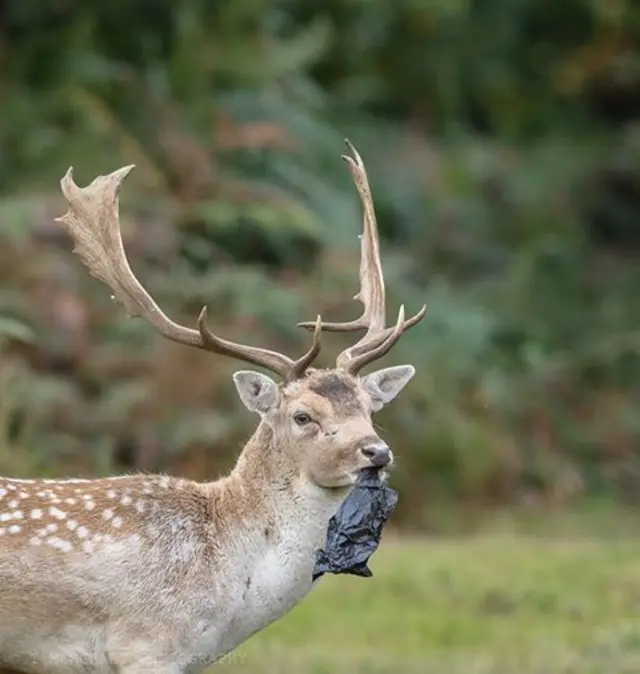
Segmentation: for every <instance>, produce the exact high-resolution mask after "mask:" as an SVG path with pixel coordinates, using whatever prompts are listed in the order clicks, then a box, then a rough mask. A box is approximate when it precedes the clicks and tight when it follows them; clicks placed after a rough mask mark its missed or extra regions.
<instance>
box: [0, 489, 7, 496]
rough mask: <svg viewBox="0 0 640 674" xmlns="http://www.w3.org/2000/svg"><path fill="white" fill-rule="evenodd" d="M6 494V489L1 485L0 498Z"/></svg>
mask: <svg viewBox="0 0 640 674" xmlns="http://www.w3.org/2000/svg"><path fill="white" fill-rule="evenodd" d="M6 495H7V490H6V489H4V488H3V487H0V498H4V497H5V496H6Z"/></svg>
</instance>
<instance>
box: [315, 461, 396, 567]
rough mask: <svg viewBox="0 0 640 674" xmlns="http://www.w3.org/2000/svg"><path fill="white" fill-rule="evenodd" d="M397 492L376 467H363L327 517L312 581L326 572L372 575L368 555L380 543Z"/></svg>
mask: <svg viewBox="0 0 640 674" xmlns="http://www.w3.org/2000/svg"><path fill="white" fill-rule="evenodd" d="M397 502H398V494H397V492H395V491H394V490H393V489H391V488H390V487H387V486H386V485H385V484H384V483H383V482H382V480H381V478H380V470H379V469H378V468H365V469H364V470H363V471H361V473H360V475H359V476H358V480H357V482H356V484H355V485H354V487H353V489H352V490H351V492H350V493H349V495H348V496H347V498H346V499H345V500H344V502H343V503H342V505H341V506H340V508H339V509H338V511H337V512H336V514H335V515H334V516H333V517H332V518H331V519H330V520H329V526H328V528H327V540H326V544H325V547H324V550H318V551H317V552H316V565H315V568H314V570H313V576H312V578H313V580H316V578H319V577H320V576H322V575H323V574H325V573H335V574H339V573H348V574H352V575H354V576H364V577H365V578H368V577H370V576H372V575H373V574H372V573H371V570H370V569H369V567H368V566H367V561H368V560H369V557H371V555H372V554H373V553H374V552H375V551H376V549H377V547H378V545H379V543H380V535H381V533H382V527H383V526H384V525H385V523H386V521H387V520H388V519H389V517H390V516H391V513H392V512H393V509H394V508H395V506H396V503H397Z"/></svg>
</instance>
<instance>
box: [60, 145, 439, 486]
mask: <svg viewBox="0 0 640 674" xmlns="http://www.w3.org/2000/svg"><path fill="white" fill-rule="evenodd" d="M346 142H347V147H348V149H349V150H350V155H349V156H347V155H344V156H343V158H344V159H345V161H346V162H347V164H348V166H349V169H350V171H351V174H352V176H353V179H354V181H355V184H356V187H357V190H358V193H359V195H360V199H361V202H362V206H363V209H364V231H363V234H362V236H361V261H360V291H359V292H358V294H357V295H356V296H355V298H354V299H358V300H359V301H360V302H361V303H362V304H363V306H364V311H363V313H362V315H361V316H360V318H358V319H357V320H353V321H349V322H346V323H328V322H323V321H322V319H321V317H320V316H318V317H317V319H316V321H314V322H304V323H300V324H299V325H300V326H301V327H304V328H306V329H309V330H312V332H313V337H312V342H311V345H310V347H309V349H308V350H307V352H306V353H304V354H302V355H301V356H300V357H298V358H297V359H292V358H289V357H288V356H285V355H284V354H281V353H277V352H274V351H270V350H267V349H263V348H258V347H254V346H248V345H244V344H238V343H235V342H231V341H228V340H226V339H223V338H222V337H219V336H218V335H216V334H214V333H213V332H212V331H211V330H210V329H209V327H208V326H207V308H206V306H205V307H204V308H203V309H202V311H201V312H200V315H199V317H198V319H197V322H196V328H188V327H185V326H183V325H179V324H177V323H175V322H173V321H172V320H171V319H170V318H169V317H168V316H166V314H164V313H163V311H162V310H161V309H160V308H159V307H158V305H157V304H156V303H155V301H154V300H153V299H152V298H151V296H150V295H149V293H148V292H147V291H146V290H145V289H144V288H143V286H142V285H141V284H140V282H139V281H138V279H137V278H136V277H135V275H134V273H133V272H132V270H131V267H130V266H129V262H128V260H127V256H126V254H125V250H124V246H123V242H122V237H121V233H120V223H119V215H118V211H119V204H118V201H119V200H118V195H119V190H120V186H121V184H122V181H123V180H124V178H125V177H126V176H127V174H128V173H129V172H130V171H131V169H132V168H133V166H125V167H123V168H121V169H118V170H117V171H114V172H113V173H111V174H109V175H106V176H99V177H97V178H96V179H95V180H94V181H93V182H92V183H91V184H90V185H88V186H87V187H84V188H80V187H78V186H77V185H76V184H75V182H74V180H73V175H72V174H73V168H70V169H69V170H68V171H67V173H66V175H65V176H64V177H63V179H62V181H61V187H62V192H63V194H64V196H65V197H66V199H67V201H68V203H69V210H68V212H67V213H66V214H65V215H64V216H62V217H60V218H58V219H57V221H58V222H60V223H61V224H62V225H63V226H64V227H65V228H66V229H67V231H68V233H69V234H70V236H71V237H72V239H73V241H74V244H75V247H74V252H76V253H77V254H78V255H79V256H80V258H81V260H82V261H83V263H84V264H85V265H86V266H87V267H88V269H89V271H90V272H91V274H92V275H93V276H95V277H96V278H98V279H99V280H100V281H102V282H104V283H106V284H107V285H108V286H109V287H110V288H111V290H112V292H113V297H114V299H116V300H117V301H118V302H120V303H121V304H122V305H123V306H124V308H125V309H126V311H127V312H128V314H129V315H131V316H140V317H142V318H144V319H145V320H146V321H148V322H149V323H150V324H151V325H152V326H153V327H154V328H155V329H156V330H157V331H158V332H160V334H161V335H163V336H164V337H166V338H168V339H170V340H173V341H174V342H178V343H181V344H185V345H187V346H193V347H197V348H199V349H204V350H206V351H210V352H213V353H217V354H220V355H225V356H230V357H232V358H235V359H237V360H240V361H244V362H245V363H250V364H252V365H256V366H260V367H262V368H265V369H266V370H269V371H270V372H272V373H274V374H275V375H277V377H278V379H277V380H274V379H272V378H271V377H269V376H267V375H266V374H262V373H260V372H258V371H254V370H241V371H238V372H236V373H235V374H234V375H233V381H234V383H235V386H236V389H237V391H238V395H239V397H240V400H241V401H242V402H243V403H244V405H245V406H246V407H247V408H248V409H249V410H250V411H252V412H256V413H257V414H258V415H259V416H260V417H261V425H262V426H263V427H266V428H268V429H269V431H270V434H271V444H272V446H273V447H277V448H278V451H279V452H280V453H281V454H282V455H284V456H285V457H286V463H287V464H288V466H289V467H292V468H293V469H294V470H295V471H296V472H297V473H298V474H299V475H300V476H302V477H303V478H305V479H307V480H309V481H310V482H311V483H313V484H314V485H316V486H318V487H320V488H323V489H335V488H340V487H346V486H349V485H351V484H353V482H354V481H355V479H356V477H357V474H358V471H359V470H360V469H362V468H365V467H369V466H372V465H373V466H376V467H379V468H381V469H388V468H389V467H390V466H391V464H392V462H393V455H392V453H391V450H390V449H389V448H388V447H387V445H386V444H385V443H384V442H383V441H382V440H381V439H380V438H379V437H378V435H377V434H376V432H375V430H374V428H373V423H372V414H373V413H374V412H377V411H379V410H380V409H381V408H382V407H383V406H384V405H386V404H388V403H390V402H391V401H392V400H393V399H394V398H396V396H397V395H398V394H399V393H400V391H401V390H402V389H403V388H404V386H405V385H406V384H407V383H408V382H409V380H410V379H411V378H412V377H413V375H414V372H415V370H414V367H413V366H411V365H401V366H396V367H387V368H384V369H381V370H376V371H374V372H370V373H369V374H366V375H361V374H360V372H361V370H362V369H363V368H364V367H365V366H366V365H369V364H371V363H373V362H374V361H376V360H378V359H379V358H381V357H382V356H384V355H385V354H386V353H388V352H389V350H390V349H391V348H392V347H393V345H394V344H395V343H396V342H397V341H398V340H399V339H400V337H401V335H402V334H403V333H404V332H405V331H406V330H408V329H409V328H411V327H413V326H414V325H416V324H417V323H419V322H420V321H421V320H422V319H423V318H424V316H425V314H426V306H423V307H422V309H421V310H420V311H419V312H418V313H416V314H415V315H414V316H412V317H411V318H409V319H407V320H405V314H404V307H400V310H399V312H398V317H397V320H396V323H395V325H393V326H391V327H386V326H385V289H384V278H383V274H382V266H381V263H380V250H379V238H378V231H377V224H376V217H375V213H374V208H373V201H372V197H371V192H370V188H369V183H368V179H367V174H366V171H365V168H364V165H363V163H362V160H361V158H360V156H359V155H358V153H357V152H356V150H355V149H354V148H353V146H352V145H351V144H350V143H349V142H348V141H346ZM360 330H364V331H365V334H364V336H363V337H362V338H361V339H360V340H359V341H358V342H357V343H356V344H354V345H353V346H351V347H349V348H348V349H345V350H344V351H343V352H342V353H341V354H340V355H339V356H338V358H337V361H336V366H335V368H331V369H315V368H313V367H312V363H313V362H314V360H315V359H316V357H317V356H318V354H319V352H320V336H321V333H322V331H327V332H355V331H360Z"/></svg>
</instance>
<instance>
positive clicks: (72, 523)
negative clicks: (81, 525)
mask: <svg viewBox="0 0 640 674" xmlns="http://www.w3.org/2000/svg"><path fill="white" fill-rule="evenodd" d="M77 528H78V523H77V522H76V521H75V520H69V521H68V522H67V529H70V530H71V531H74V530H75V529H77Z"/></svg>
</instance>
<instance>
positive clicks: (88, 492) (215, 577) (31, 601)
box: [0, 429, 345, 674]
mask: <svg viewBox="0 0 640 674" xmlns="http://www.w3.org/2000/svg"><path fill="white" fill-rule="evenodd" d="M260 432H261V430H260V429H259V432H258V434H260ZM260 449H261V450H264V449H265V448H264V447H261V448H260ZM243 467H244V468H245V470H246V469H247V467H245V466H242V465H241V466H239V469H238V470H237V471H234V472H232V473H231V475H230V476H228V477H226V478H223V479H221V480H220V481H218V482H215V483H209V484H207V483H204V484H200V483H195V482H191V481H187V480H181V479H177V478H170V477H166V476H147V475H138V476H135V475H134V476H127V477H122V478H114V479H105V480H91V481H86V482H83V481H73V480H71V481H59V482H58V481H49V482H42V481H33V482H31V481H15V480H4V481H2V482H0V494H3V493H4V494H5V495H4V497H3V498H2V499H0V503H1V504H2V507H1V508H0V517H1V518H2V519H3V520H4V521H2V522H0V524H2V527H0V532H1V534H0V535H1V536H2V538H3V543H6V545H5V546H4V547H3V549H2V551H1V552H0V654H1V656H0V665H4V666H10V667H12V668H15V669H16V670H18V671H24V672H34V673H35V674H40V672H42V673H44V672H46V673H47V674H58V672H59V673H60V674H63V673H67V674H74V673H75V672H78V673H79V672H88V671H90V672H96V674H98V673H100V674H102V672H104V673H105V674H106V673H111V672H113V671H116V672H119V671H121V670H122V671H126V672H128V671H129V669H126V668H127V667H129V668H132V667H137V668H139V670H140V671H141V672H143V671H147V672H164V671H165V670H166V671H167V672H174V671H175V672H180V673H182V672H184V673H187V672H189V673H190V672H200V671H202V669H203V668H204V667H206V666H207V665H208V664H211V663H212V662H214V661H215V660H216V659H219V658H220V657H222V656H223V655H224V654H226V653H228V652H230V651H232V650H233V649H234V648H235V647H236V646H238V645H239V644H240V643H242V642H243V641H245V640H246V639H247V638H248V637H249V636H251V635H252V634H254V633H255V632H257V631H259V630H261V629H263V628H264V627H266V626H267V625H269V624H270V623H272V622H273V621H275V620H277V619H278V618H280V617H281V616H282V615H284V614H285V613H286V612H287V611H289V610H290V609H291V608H292V607H293V606H295V605H296V604H297V603H298V602H299V601H300V600H301V599H302V598H303V597H305V596H306V595H307V594H308V592H309V591H310V590H311V588H312V582H311V574H312V570H313V564H314V561H315V550H316V549H317V548H318V547H320V546H322V545H323V543H324V536H325V535H326V527H327V524H328V521H329V518H330V517H331V515H332V514H333V513H334V512H335V510H336V508H337V507H338V505H339V503H340V499H341V497H342V498H343V497H344V493H345V492H344V491H343V490H337V491H336V493H335V494H327V493H325V492H323V491H322V490H320V489H318V488H317V487H316V486H314V485H313V484H310V483H304V482H301V481H293V482H291V483H288V484H287V485H283V484H282V482H281V475H280V476H277V475H274V476H270V480H269V481H267V479H266V478H267V475H263V476H262V479H257V478H258V475H255V474H252V469H254V468H255V467H254V466H249V470H246V474H244V475H243V472H242V468H243ZM87 508H89V509H87ZM16 513H20V514H21V515H18V516H17V517H16V516H15V515H16ZM34 514H35V517H34ZM7 515H12V517H11V519H8V518H7V517H6V516H7ZM80 522H83V524H79V523H80ZM11 527H14V528H13V529H11V533H10V532H9V529H10V528H11ZM15 527H19V529H16V528H15ZM25 577H27V578H29V579H30V581H29V583H26V584H25ZM33 578H37V579H38V580H37V584H36V585H35V586H34V584H33V581H32V580H31V579H33ZM61 588H63V589H64V591H61ZM54 626H55V627H54ZM114 668H115V670H114ZM132 671H138V670H137V669H135V670H132Z"/></svg>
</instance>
